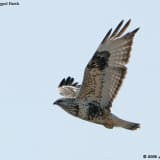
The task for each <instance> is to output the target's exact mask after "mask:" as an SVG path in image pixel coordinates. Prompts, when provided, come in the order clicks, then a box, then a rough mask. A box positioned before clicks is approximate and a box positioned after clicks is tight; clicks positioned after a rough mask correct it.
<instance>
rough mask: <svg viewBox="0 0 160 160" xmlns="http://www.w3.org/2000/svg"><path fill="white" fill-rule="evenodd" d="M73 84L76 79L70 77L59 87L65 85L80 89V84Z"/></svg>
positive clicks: (64, 79) (62, 81) (63, 80)
mask: <svg viewBox="0 0 160 160" xmlns="http://www.w3.org/2000/svg"><path fill="white" fill-rule="evenodd" d="M73 82H74V78H73V77H70V76H69V77H67V78H63V79H62V80H61V82H60V83H59V85H58V87H62V86H64V85H66V86H67V85H68V86H75V87H79V85H78V82H74V83H73Z"/></svg>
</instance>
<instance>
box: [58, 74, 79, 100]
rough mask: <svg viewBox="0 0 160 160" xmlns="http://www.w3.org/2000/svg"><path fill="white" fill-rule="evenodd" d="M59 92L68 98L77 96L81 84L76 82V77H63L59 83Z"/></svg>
mask: <svg viewBox="0 0 160 160" xmlns="http://www.w3.org/2000/svg"><path fill="white" fill-rule="evenodd" d="M58 90H59V93H60V94H61V95H62V96H64V97H66V98H75V97H76V96H77V95H78V94H79V90H80V85H79V84H78V82H74V78H71V77H67V78H66V79H65V78H63V79H62V81H61V82H60V83H59V85H58Z"/></svg>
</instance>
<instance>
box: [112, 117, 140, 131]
mask: <svg viewBox="0 0 160 160" xmlns="http://www.w3.org/2000/svg"><path fill="white" fill-rule="evenodd" d="M112 121H113V123H114V126H115V127H122V128H125V129H129V130H136V129H137V128H140V124H139V123H134V122H128V121H126V120H123V119H120V118H118V117H117V116H115V115H113V114H112Z"/></svg>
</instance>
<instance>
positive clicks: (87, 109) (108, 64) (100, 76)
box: [54, 20, 140, 130]
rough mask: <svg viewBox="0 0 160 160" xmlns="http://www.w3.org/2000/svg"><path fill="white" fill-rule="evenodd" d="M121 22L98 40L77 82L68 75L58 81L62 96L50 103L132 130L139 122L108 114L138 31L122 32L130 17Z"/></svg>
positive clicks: (88, 119) (124, 72) (72, 113)
mask: <svg viewBox="0 0 160 160" xmlns="http://www.w3.org/2000/svg"><path fill="white" fill-rule="evenodd" d="M123 22H124V21H123V20H122V21H121V22H120V23H119V24H118V26H117V27H116V28H115V30H114V31H113V32H112V29H110V30H109V31H108V33H107V34H106V36H105V37H104V39H103V40H102V42H101V43H100V45H99V47H98V48H97V50H96V52H95V53H94V55H93V57H92V58H91V60H90V61H89V62H88V64H87V66H86V68H85V71H84V77H83V82H82V84H81V85H79V84H78V83H77V82H74V78H71V77H68V78H64V79H63V80H62V81H61V82H60V84H59V86H58V89H59V92H60V94H61V95H62V96H64V98H61V99H58V100H56V101H55V102H54V104H56V105H59V106H60V107H61V108H62V109H64V110H65V111H66V112H68V113H70V114H71V115H73V116H76V117H79V118H81V119H83V120H86V121H89V122H94V123H97V124H101V125H103V126H105V127H106V128H113V127H122V128H125V129H129V130H136V129H137V128H139V127H140V124H138V123H134V122H128V121H126V120H123V119H121V118H119V117H117V116H115V115H114V114H113V113H111V107H112V102H113V100H114V98H115V96H116V95H117V93H118V91H119V89H120V86H121V85H122V82H123V79H124V77H125V75H126V71H127V67H126V64H127V62H128V60H129V57H130V51H131V47H132V42H133V39H134V36H135V34H136V32H137V31H138V30H139V28H136V29H135V30H133V31H131V32H127V33H125V31H126V29H127V28H128V26H129V24H130V22H131V20H128V21H127V23H125V24H124V25H123Z"/></svg>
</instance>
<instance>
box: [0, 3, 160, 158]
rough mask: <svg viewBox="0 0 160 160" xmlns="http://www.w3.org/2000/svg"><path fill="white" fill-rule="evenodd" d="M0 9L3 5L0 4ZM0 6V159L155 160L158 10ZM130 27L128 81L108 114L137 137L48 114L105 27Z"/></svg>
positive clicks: (141, 6)
mask: <svg viewBox="0 0 160 160" xmlns="http://www.w3.org/2000/svg"><path fill="white" fill-rule="evenodd" d="M3 2H4V1H3ZM19 3H20V5H19V6H9V5H8V6H0V19H1V24H0V45H1V47H0V50H1V51H0V74H1V75H0V159H1V160H82V159H83V160H85V159H88V160H90V159H91V160H98V159H99V160H107V159H110V160H116V159H123V160H141V159H144V158H143V155H144V154H147V155H148V154H153V155H157V156H160V150H159V148H160V138H159V135H160V126H159V122H160V116H159V115H160V103H159V98H160V93H159V89H160V85H159V82H160V51H159V50H160V49H159V48H160V47H159V46H160V41H159V37H160V32H159V29H160V21H159V15H160V9H159V7H160V2H159V1H158V0H153V1H145V0H141V1H138V0H134V1H127V0H122V1H115V0H111V1H107V0H100V1H93V0H92V1H91V0H86V1H85V0H81V1H73V0H68V1H62V0H59V1H55V0H46V1H39V0H35V1H31V0H23V1H19ZM129 18H131V19H132V22H131V25H130V27H129V28H128V31H132V30H133V29H135V28H136V27H140V30H139V31H138V33H137V34H136V36H135V39H134V44H133V49H132V53H131V58H130V61H129V64H128V65H127V66H128V74H127V76H126V79H125V81H124V83H123V86H122V88H121V90H120V92H119V94H118V96H117V97H116V99H115V101H114V103H113V108H112V111H113V112H114V113H115V114H116V115H118V116H120V117H121V118H123V119H127V120H130V121H133V122H139V123H141V129H139V130H137V131H134V132H132V131H128V130H125V129H122V128H114V129H112V130H110V129H106V128H104V127H103V126H100V125H96V124H93V123H89V122H86V121H83V120H80V119H78V118H75V117H72V116H71V115H69V114H67V113H65V112H64V111H63V110H62V109H60V108H59V107H58V106H53V105H52V103H53V101H54V100H56V99H57V98H59V97H60V96H59V95H58V92H57V85H58V83H59V81H60V80H61V79H62V78H64V77H66V76H73V77H75V79H76V80H77V81H78V82H79V83H81V81H82V78H83V72H84V68H85V66H86V64H87V63H88V61H89V59H90V58H91V56H92V55H93V53H94V52H95V50H96V48H97V46H98V45H99V43H100V42H101V40H102V39H103V37H104V36H105V34H106V32H107V31H108V30H109V29H110V28H111V27H113V28H114V27H116V25H117V24H118V23H119V22H120V21H121V20H122V19H124V20H125V21H127V20H128V19H129Z"/></svg>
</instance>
